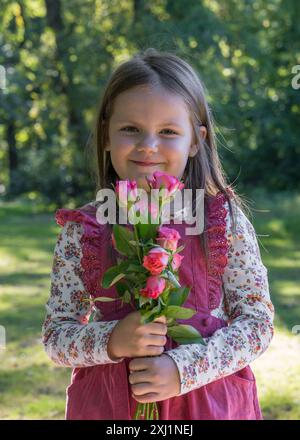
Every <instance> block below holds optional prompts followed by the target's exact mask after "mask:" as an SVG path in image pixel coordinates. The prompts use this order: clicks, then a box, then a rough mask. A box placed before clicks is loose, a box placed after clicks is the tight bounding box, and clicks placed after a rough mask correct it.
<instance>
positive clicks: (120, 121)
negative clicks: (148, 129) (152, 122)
mask: <svg viewBox="0 0 300 440" xmlns="http://www.w3.org/2000/svg"><path fill="white" fill-rule="evenodd" d="M116 123H117V124H133V125H143V124H139V122H135V121H133V120H129V119H127V120H121V119H119V120H118V119H117V120H116ZM165 125H174V126H175V125H176V127H178V128H183V127H182V125H181V124H179V123H178V122H176V121H165V122H162V123H160V124H158V126H159V127H162V126H165Z"/></svg>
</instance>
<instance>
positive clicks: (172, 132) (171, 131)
mask: <svg viewBox="0 0 300 440" xmlns="http://www.w3.org/2000/svg"><path fill="white" fill-rule="evenodd" d="M127 128H128V129H129V131H131V129H134V130H137V128H136V127H132V126H128V127H124V128H121V131H127V130H126V129H127ZM162 131H169V132H170V133H168V134H177V133H176V132H175V131H173V130H171V129H169V128H166V129H165V130H162Z"/></svg>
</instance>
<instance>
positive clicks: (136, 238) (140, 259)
mask: <svg viewBox="0 0 300 440" xmlns="http://www.w3.org/2000/svg"><path fill="white" fill-rule="evenodd" d="M133 230H134V238H135V241H136V243H137V245H136V246H137V254H138V257H139V262H140V263H141V264H142V258H141V250H140V242H139V236H138V232H137V228H136V225H133Z"/></svg>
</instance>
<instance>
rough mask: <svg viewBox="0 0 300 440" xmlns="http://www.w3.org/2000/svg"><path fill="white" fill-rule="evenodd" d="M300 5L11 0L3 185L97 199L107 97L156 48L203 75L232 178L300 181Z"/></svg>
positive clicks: (0, 131) (2, 40) (1, 93)
mask: <svg viewBox="0 0 300 440" xmlns="http://www.w3.org/2000/svg"><path fill="white" fill-rule="evenodd" d="M58 6H59V7H58ZM299 9H300V4H299V2H298V1H297V0H287V1H286V2H280V1H276V2H265V1H263V0H254V1H251V2H248V1H244V0H224V1H220V0H217V1H213V2H211V1H209V0H204V1H203V2H199V1H198V0H190V1H189V7H186V4H185V2H182V1H181V0H172V1H169V0H164V1H161V0H153V1H152V2H146V1H140V2H133V1H131V0H123V1H121V2H118V1H115V0H114V1H101V2H97V1H95V0H86V1H84V2H79V1H78V0H68V1H67V0H56V1H53V2H50V1H43V0H25V1H22V2H20V1H14V2H11V1H8V0H3V1H2V2H1V10H0V26H1V33H0V35H1V36H0V65H2V66H4V67H5V69H6V89H4V90H1V89H0V100H1V106H0V183H1V185H0V194H3V195H4V196H5V197H6V198H7V199H9V198H13V197H14V196H16V195H20V194H28V195H30V194H32V193H33V192H37V193H38V194H39V196H40V197H42V198H43V199H44V201H45V202H46V203H50V202H54V203H55V204H56V205H60V206H61V205H71V204H74V205H76V204H82V203H86V200H87V199H93V198H94V190H95V188H94V181H93V179H92V178H90V177H91V175H90V173H91V172H93V169H94V164H95V158H94V157H93V156H91V155H90V152H89V150H86V145H87V141H88V138H89V133H90V129H91V126H92V122H93V119H94V115H95V110H96V106H97V104H98V100H99V97H100V96H101V95H102V93H103V90H104V86H105V83H106V81H107V79H108V78H109V76H110V74H111V72H112V71H113V69H114V68H115V67H116V66H117V65H118V64H119V63H120V62H122V61H124V60H126V59H128V57H130V56H132V55H133V54H134V53H135V52H136V51H138V50H141V49H146V48H147V47H149V46H154V47H156V48H157V49H161V50H169V51H172V52H175V53H176V54H178V55H179V56H182V57H183V58H184V59H186V60H187V61H188V62H190V63H191V64H192V65H193V66H194V68H195V69H196V70H197V72H198V73H199V75H200V77H201V78H202V79H203V81H204V83H205V85H206V87H207V89H208V99H209V104H210V106H211V108H212V111H213V114H214V116H215V120H216V123H217V137H218V144H219V153H220V156H221V159H222V163H223V164H224V167H225V171H226V172H227V174H228V175H229V179H230V180H231V181H235V180H236V179H237V178H238V179H239V184H240V186H241V187H244V186H245V185H252V186H257V185H263V186H265V187H266V188H269V189H273V190H275V189H280V190H282V189H295V188H298V189H299V185H300V180H299V174H300V166H299V165H300V164H299V162H300V159H299V158H300V154H299V153H300V145H299V139H300V124H299V116H300V91H299V90H296V89H293V87H292V85H291V81H292V78H293V74H292V67H293V66H294V65H297V64H298V65H299V64H300V55H299V54H300V27H299V25H298V22H297V20H298V17H299V16H300V11H299ZM28 197H29V196H28ZM140 227H141V228H143V227H144V226H143V225H141V226H140Z"/></svg>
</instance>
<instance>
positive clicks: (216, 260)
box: [206, 188, 233, 310]
mask: <svg viewBox="0 0 300 440" xmlns="http://www.w3.org/2000/svg"><path fill="white" fill-rule="evenodd" d="M226 192H227V194H228V196H229V197H230V198H232V197H233V191H232V190H231V189H230V188H227V189H226ZM226 201H227V198H226V196H225V194H223V193H222V192H218V193H217V194H216V195H215V196H214V197H212V198H211V199H210V200H209V205H208V207H209V208H208V225H207V226H208V227H207V229H206V232H207V238H208V266H207V271H208V274H207V282H208V302H209V309H210V310H213V309H215V308H217V307H218V306H219V304H220V300H221V285H222V278H221V275H222V274H223V273H224V270H225V267H226V265H227V256H228V242H227V238H226V215H227V209H226V208H225V207H224V204H225V202H226Z"/></svg>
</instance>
